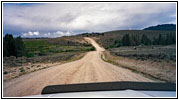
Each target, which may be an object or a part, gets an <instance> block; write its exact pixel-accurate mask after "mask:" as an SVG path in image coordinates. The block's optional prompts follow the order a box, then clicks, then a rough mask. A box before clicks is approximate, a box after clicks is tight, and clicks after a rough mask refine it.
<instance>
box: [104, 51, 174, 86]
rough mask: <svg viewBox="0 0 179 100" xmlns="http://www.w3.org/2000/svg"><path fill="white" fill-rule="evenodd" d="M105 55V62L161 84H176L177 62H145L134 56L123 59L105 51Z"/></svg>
mask: <svg viewBox="0 0 179 100" xmlns="http://www.w3.org/2000/svg"><path fill="white" fill-rule="evenodd" d="M148 53H149V52H148ZM103 54H104V55H103V56H102V58H103V60H104V61H106V62H109V63H112V64H114V65H117V66H119V67H123V68H126V69H129V70H131V71H132V72H136V73H140V74H141V75H144V76H145V77H148V78H151V79H154V80H160V81H161V82H162V81H163V82H172V83H175V82H176V61H173V60H163V59H156V58H155V60H154V59H152V58H151V59H149V58H147V59H145V60H144V59H143V58H140V59H137V58H135V57H134V56H133V57H132V58H131V57H123V56H117V55H112V54H110V52H109V51H105V52H104V53H103ZM145 58H146V57H145Z"/></svg>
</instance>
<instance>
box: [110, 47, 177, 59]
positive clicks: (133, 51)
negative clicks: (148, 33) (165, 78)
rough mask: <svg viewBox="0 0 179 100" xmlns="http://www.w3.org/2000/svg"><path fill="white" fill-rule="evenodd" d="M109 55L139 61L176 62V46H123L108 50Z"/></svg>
mask: <svg viewBox="0 0 179 100" xmlns="http://www.w3.org/2000/svg"><path fill="white" fill-rule="evenodd" d="M109 51H110V53H111V54H112V55H116V56H123V57H130V58H135V59H140V60H147V59H151V60H156V61H160V60H171V61H174V62H175V61H176V45H175V44H174V45H168V46H161V45H160V46H159V45H158V46H157V45H152V46H130V47H128V46H125V47H119V48H110V49H109Z"/></svg>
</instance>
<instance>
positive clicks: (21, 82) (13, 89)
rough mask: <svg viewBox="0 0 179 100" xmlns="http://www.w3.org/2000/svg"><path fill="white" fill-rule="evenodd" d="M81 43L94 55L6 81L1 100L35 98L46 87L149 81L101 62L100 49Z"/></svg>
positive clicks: (90, 40)
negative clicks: (90, 48) (3, 98)
mask: <svg viewBox="0 0 179 100" xmlns="http://www.w3.org/2000/svg"><path fill="white" fill-rule="evenodd" d="M85 39H86V40H87V41H89V42H90V43H91V44H92V45H93V46H94V47H95V48H96V51H92V52H89V53H87V54H86V55H85V56H84V57H83V58H82V59H80V60H77V61H74V62H70V63H66V64H62V65H57V66H53V67H50V68H47V69H43V70H40V71H36V72H33V73H30V74H26V75H22V76H20V77H19V78H16V79H12V80H10V81H6V82H4V84H3V85H4V86H3V96H27V95H37V94H40V93H41V91H42V89H43V88H44V87H45V86H47V85H57V84H73V83H89V82H109V81H152V80H150V79H147V78H145V77H143V76H141V75H139V74H136V73H133V72H131V71H130V70H127V69H123V68H121V67H118V66H115V65H112V64H109V63H106V62H104V61H103V60H102V59H101V53H102V51H104V49H103V48H101V47H100V46H99V45H98V44H97V43H96V42H95V41H94V40H92V39H90V38H85Z"/></svg>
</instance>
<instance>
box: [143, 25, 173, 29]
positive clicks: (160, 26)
mask: <svg viewBox="0 0 179 100" xmlns="http://www.w3.org/2000/svg"><path fill="white" fill-rule="evenodd" d="M143 30H176V25H175V24H162V25H157V26H150V27H147V28H144V29H143Z"/></svg>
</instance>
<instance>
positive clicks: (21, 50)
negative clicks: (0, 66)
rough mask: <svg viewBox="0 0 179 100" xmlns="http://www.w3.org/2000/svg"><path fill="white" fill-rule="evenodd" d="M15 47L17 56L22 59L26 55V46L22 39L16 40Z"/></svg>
mask: <svg viewBox="0 0 179 100" xmlns="http://www.w3.org/2000/svg"><path fill="white" fill-rule="evenodd" d="M15 45H16V56H17V57H21V56H24V55H25V46H24V42H23V41H22V38H21V37H17V38H16V39H15Z"/></svg>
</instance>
